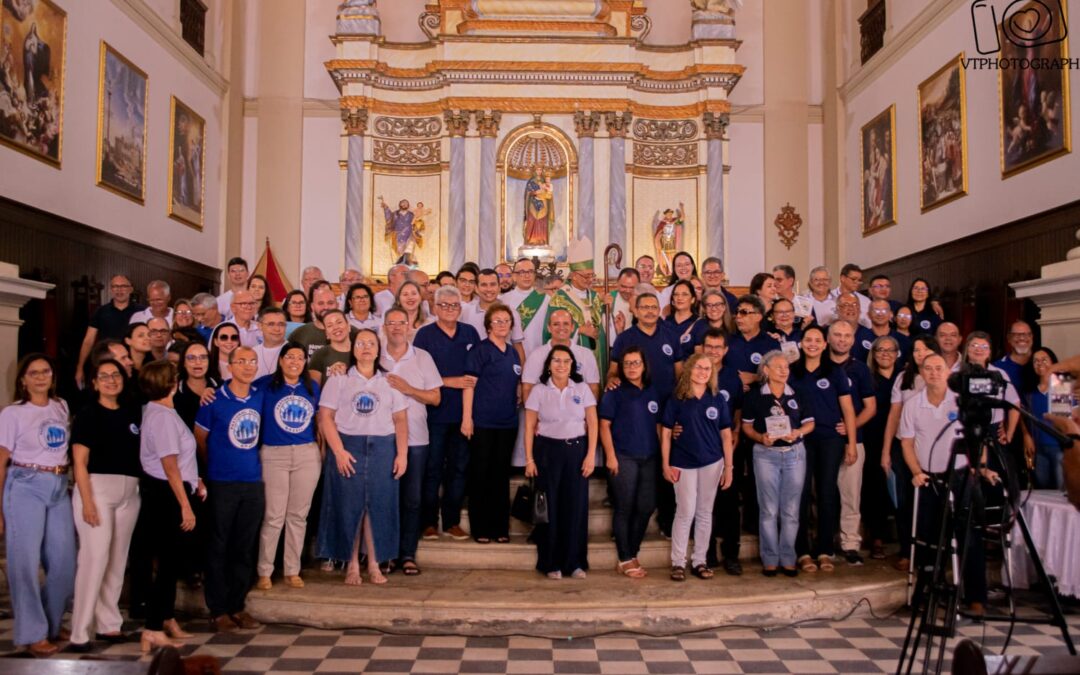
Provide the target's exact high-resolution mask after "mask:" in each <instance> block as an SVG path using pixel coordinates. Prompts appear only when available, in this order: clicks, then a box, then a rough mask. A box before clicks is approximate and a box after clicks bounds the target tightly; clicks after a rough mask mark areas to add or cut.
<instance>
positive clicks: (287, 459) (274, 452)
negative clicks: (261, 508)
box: [257, 443, 322, 577]
mask: <svg viewBox="0 0 1080 675" xmlns="http://www.w3.org/2000/svg"><path fill="white" fill-rule="evenodd" d="M259 456H260V457H261V458H262V470H263V484H264V485H265V486H266V513H265V515H264V516H263V522H262V531H261V532H260V533H259V561H258V564H257V571H258V574H259V576H260V577H268V576H270V575H271V574H273V573H274V556H275V554H276V553H277V546H278V540H279V539H280V538H281V530H282V528H283V527H284V529H285V556H284V566H285V569H284V572H285V576H296V575H298V574H300V554H301V552H302V550H303V548H304V534H305V533H306V532H307V517H308V511H309V510H310V509H311V498H312V495H313V494H314V493H315V486H316V485H317V484H318V483H319V474H320V473H321V472H322V460H321V459H320V457H319V448H318V446H316V445H315V444H314V443H307V444H305V445H264V446H262V450H261V451H260V453H259Z"/></svg>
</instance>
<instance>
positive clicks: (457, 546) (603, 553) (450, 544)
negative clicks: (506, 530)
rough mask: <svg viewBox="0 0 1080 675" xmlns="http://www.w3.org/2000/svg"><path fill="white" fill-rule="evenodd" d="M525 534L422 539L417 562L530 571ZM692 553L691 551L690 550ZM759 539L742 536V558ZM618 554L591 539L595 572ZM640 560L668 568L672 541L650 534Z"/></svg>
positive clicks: (603, 540)
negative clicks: (485, 540)
mask: <svg viewBox="0 0 1080 675" xmlns="http://www.w3.org/2000/svg"><path fill="white" fill-rule="evenodd" d="M526 539H527V535H525V534H511V535H510V543H509V544H495V543H492V544H478V543H476V542H474V541H473V540H471V539H469V540H466V541H454V540H453V539H450V538H449V537H446V536H440V537H439V539H437V540H427V541H424V540H421V542H420V546H419V548H418V549H417V553H416V559H417V562H418V563H419V564H420V566H421V567H423V568H428V567H431V568H436V569H471V570H531V569H534V568H535V567H536V546H535V545H534V544H531V543H529V542H528V541H526ZM691 550H692V549H691ZM757 555H758V541H757V537H754V536H750V535H743V537H742V541H741V544H740V550H739V557H740V558H741V559H743V560H750V559H755V558H757ZM617 558H618V555H617V554H616V551H615V542H614V541H612V539H611V536H610V535H593V536H590V537H589V565H590V566H592V567H593V568H594V569H604V570H606V569H614V568H615V564H616V563H617V562H618V561H617ZM638 560H639V561H640V562H641V564H642V565H645V566H646V567H661V568H663V567H668V566H669V565H670V560H671V542H670V541H668V540H667V539H664V538H663V537H661V536H659V535H647V536H646V538H645V541H643V542H642V543H641V551H640V552H639V555H638Z"/></svg>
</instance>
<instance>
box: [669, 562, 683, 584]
mask: <svg viewBox="0 0 1080 675" xmlns="http://www.w3.org/2000/svg"><path fill="white" fill-rule="evenodd" d="M671 580H672V581H686V568H685V567H683V566H681V565H672V566H671Z"/></svg>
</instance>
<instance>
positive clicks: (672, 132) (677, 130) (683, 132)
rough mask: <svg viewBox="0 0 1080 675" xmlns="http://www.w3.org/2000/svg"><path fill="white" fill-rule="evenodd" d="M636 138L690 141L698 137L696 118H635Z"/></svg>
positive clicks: (642, 139) (641, 139)
mask: <svg viewBox="0 0 1080 675" xmlns="http://www.w3.org/2000/svg"><path fill="white" fill-rule="evenodd" d="M633 129H634V139H635V140H639V141H661V142H666V141H689V140H693V139H695V138H697V134H698V125H697V122H695V121H694V120H649V119H637V120H634V125H633Z"/></svg>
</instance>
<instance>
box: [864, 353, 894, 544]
mask: <svg viewBox="0 0 1080 675" xmlns="http://www.w3.org/2000/svg"><path fill="white" fill-rule="evenodd" d="M899 358H900V342H899V341H898V340H897V339H896V338H895V337H893V336H891V335H882V336H881V337H879V338H877V339H875V340H874V344H873V345H872V346H871V347H870V357H869V358H868V359H867V365H869V366H870V372H871V373H872V374H873V376H874V399H875V400H876V401H877V412H876V413H875V414H874V416H873V417H871V418H870V421H869V422H867V423H866V425H865V426H864V427H863V430H862V431H863V445H864V447H865V449H866V460H865V462H864V463H863V484H862V501H861V504H862V522H863V528H864V529H865V531H866V532H865V534H866V538H867V539H869V540H870V541H871V542H872V543H871V545H870V557H871V558H873V559H875V560H884V559H885V537H886V536H887V534H888V529H889V523H888V517H889V514H890V513H891V512H892V511H893V510H894V507H893V504H892V502H891V501H890V499H889V487H888V472H886V471H885V470H884V469H883V468H882V464H881V456H882V454H883V453H884V452H888V450H886V449H885V446H884V439H885V427H886V426H887V423H888V421H889V410H890V407H891V401H892V390H893V383H895V382H896V378H898V377H900V371H901V368H900V366H899V365H898V361H899ZM896 487H899V486H895V485H894V490H893V492H894V493H895V491H896V490H895V488H896Z"/></svg>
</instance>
